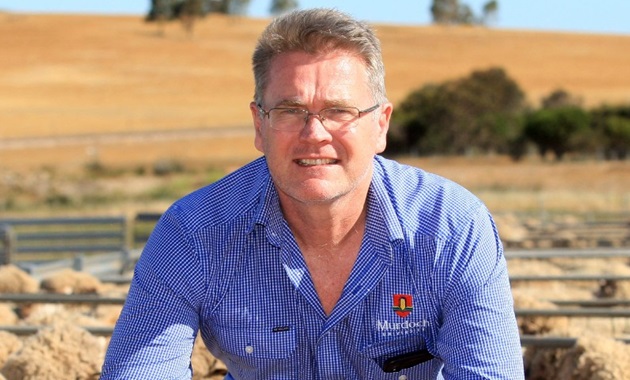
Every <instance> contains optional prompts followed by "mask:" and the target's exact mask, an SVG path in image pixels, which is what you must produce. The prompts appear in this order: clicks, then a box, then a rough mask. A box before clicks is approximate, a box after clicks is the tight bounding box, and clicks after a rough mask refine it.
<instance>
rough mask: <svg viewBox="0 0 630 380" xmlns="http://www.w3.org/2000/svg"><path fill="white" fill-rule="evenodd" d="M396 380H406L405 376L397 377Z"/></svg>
mask: <svg viewBox="0 0 630 380" xmlns="http://www.w3.org/2000/svg"><path fill="white" fill-rule="evenodd" d="M398 380H407V375H400V376H398Z"/></svg>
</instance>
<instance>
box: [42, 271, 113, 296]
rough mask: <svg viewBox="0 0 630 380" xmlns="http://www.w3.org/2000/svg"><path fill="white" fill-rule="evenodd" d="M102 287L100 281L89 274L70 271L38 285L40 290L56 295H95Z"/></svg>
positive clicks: (59, 273) (57, 274)
mask: <svg viewBox="0 0 630 380" xmlns="http://www.w3.org/2000/svg"><path fill="white" fill-rule="evenodd" d="M102 286H103V284H102V283H101V281H100V280H99V279H98V278H96V277H94V276H92V275H91V274H89V273H85V272H77V271H75V270H72V269H64V270H62V271H60V272H58V273H55V274H54V275H52V276H49V277H46V278H44V279H43V280H42V282H41V284H40V287H41V289H42V290H45V291H47V292H49V293H57V294H97V293H99V290H100V289H101V288H102Z"/></svg>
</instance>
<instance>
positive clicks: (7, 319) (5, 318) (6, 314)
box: [0, 303, 18, 325]
mask: <svg viewBox="0 0 630 380" xmlns="http://www.w3.org/2000/svg"><path fill="white" fill-rule="evenodd" d="M17 320H18V316H17V315H16V314H15V312H14V311H13V309H12V308H11V307H10V306H9V305H6V304H2V303H0V325H14V324H15V323H16V322H17Z"/></svg>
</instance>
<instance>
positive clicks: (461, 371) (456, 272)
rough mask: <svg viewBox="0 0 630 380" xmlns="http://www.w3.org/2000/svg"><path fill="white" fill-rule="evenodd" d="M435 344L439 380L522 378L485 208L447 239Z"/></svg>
mask: <svg viewBox="0 0 630 380" xmlns="http://www.w3.org/2000/svg"><path fill="white" fill-rule="evenodd" d="M451 248H452V249H451V252H450V255H449V258H450V259H451V260H450V261H451V263H450V265H451V267H450V269H449V272H450V280H449V283H448V285H447V289H446V292H445V296H444V299H443V301H442V302H443V309H442V310H443V314H442V324H441V327H440V329H439V331H438V339H437V348H438V352H439V354H440V356H441V358H442V360H443V362H444V368H443V370H442V375H443V377H444V379H446V380H448V379H510V380H515V379H523V378H524V369H523V359H522V350H521V345H520V337H519V332H518V327H517V323H516V317H515V315H514V304H513V299H512V293H511V289H510V282H509V278H508V272H507V265H506V261H505V257H504V255H503V247H502V245H501V241H500V239H499V236H498V233H497V230H496V227H495V225H494V222H493V221H492V218H491V217H490V214H489V213H488V212H487V209H486V208H485V207H481V208H480V209H479V210H478V212H477V213H476V214H475V215H474V217H473V218H472V219H471V222H470V224H469V225H466V226H464V228H462V229H461V231H459V233H458V236H457V237H456V239H454V241H453V245H452V247H451Z"/></svg>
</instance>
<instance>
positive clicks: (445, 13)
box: [430, 0, 499, 24]
mask: <svg viewBox="0 0 630 380" xmlns="http://www.w3.org/2000/svg"><path fill="white" fill-rule="evenodd" d="M498 9H499V3H498V2H497V1H496V0H491V1H488V2H487V3H486V4H485V5H484V6H483V10H482V12H483V15H482V16H481V17H477V16H476V15H475V13H474V12H473V10H472V8H470V6H468V5H467V4H464V3H460V2H459V0H433V3H432V4H431V8H430V10H431V16H432V17H433V22H434V23H436V24H486V23H487V22H488V21H489V20H490V19H492V18H495V17H496V14H497V12H498Z"/></svg>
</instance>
